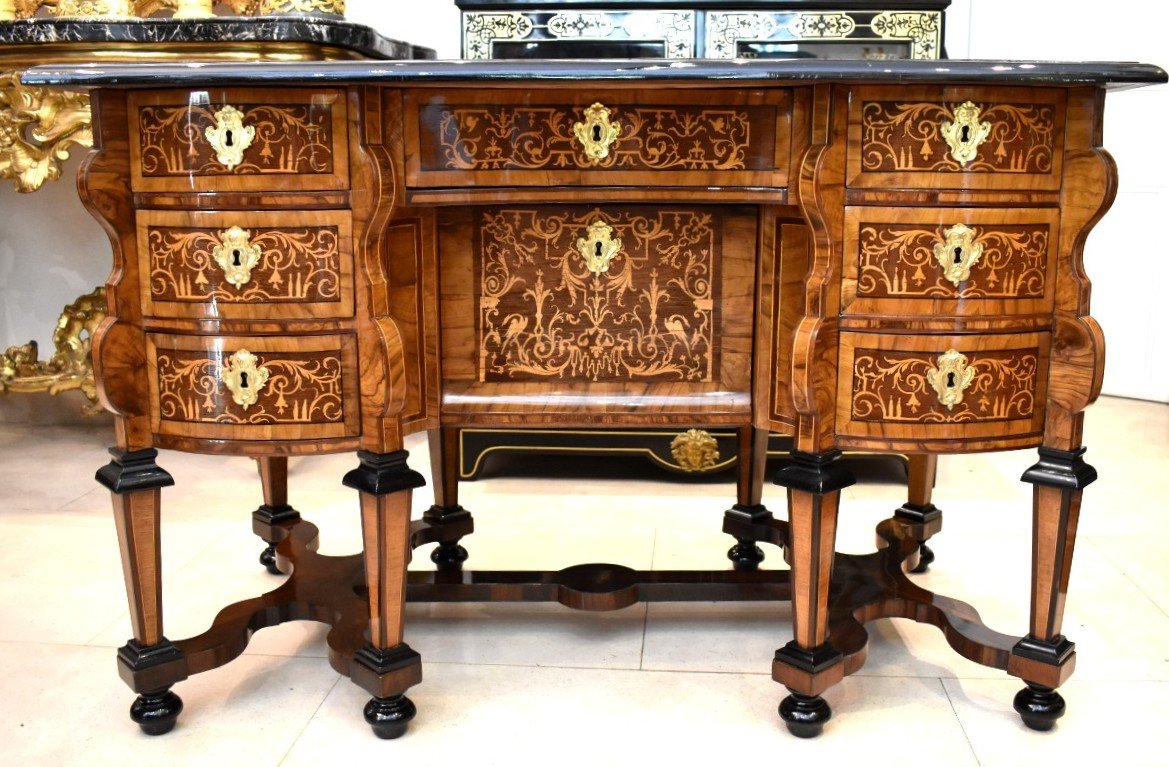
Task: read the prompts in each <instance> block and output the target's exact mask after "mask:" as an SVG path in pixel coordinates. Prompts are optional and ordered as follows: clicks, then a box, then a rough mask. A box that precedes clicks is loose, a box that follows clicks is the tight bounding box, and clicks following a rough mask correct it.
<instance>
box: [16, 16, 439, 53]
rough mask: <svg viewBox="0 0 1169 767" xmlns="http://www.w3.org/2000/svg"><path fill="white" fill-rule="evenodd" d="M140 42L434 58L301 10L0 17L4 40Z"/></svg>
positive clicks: (356, 26)
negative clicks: (298, 46)
mask: <svg viewBox="0 0 1169 767" xmlns="http://www.w3.org/2000/svg"><path fill="white" fill-rule="evenodd" d="M49 43H52V44H62V43H64V44H70V43H71V44H78V45H95V44H103V43H107V44H108V43H135V44H141V45H155V46H157V45H172V44H181V43H225V44H227V43H305V44H311V45H320V46H327V47H333V48H343V49H345V50H350V51H353V52H354V53H356V54H358V55H360V56H364V57H365V58H371V59H425V58H434V51H432V50H430V49H429V48H421V47H419V46H414V45H410V44H409V43H404V42H401V41H400V40H392V39H390V38H388V37H383V36H382V35H380V34H378V33H377V32H376V31H375V30H373V29H371V28H370V27H366V26H363V25H361V24H353V23H351V22H348V21H342V20H340V19H320V18H311V17H299V16H267V17H266V16H257V17H246V18H245V17H231V16H219V17H215V18H207V19H126V20H120V21H81V20H77V19H23V20H20V21H6V22H0V46H2V45H35V44H49Z"/></svg>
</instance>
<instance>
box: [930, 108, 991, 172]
mask: <svg viewBox="0 0 1169 767" xmlns="http://www.w3.org/2000/svg"><path fill="white" fill-rule="evenodd" d="M981 118H982V109H981V108H980V107H979V106H978V105H977V104H975V103H974V102H972V101H967V102H965V103H964V104H962V105H961V106H959V107H957V108H956V109H955V110H954V120H953V122H950V121H946V122H943V123H942V128H941V132H942V138H944V139H945V140H946V143H947V144H949V145H950V156H951V157H953V158H954V160H955V161H956V162H957V163H958V164H959V165H961V166H962V167H963V168H965V167H966V164H967V163H969V162H970V161H971V160H973V159H974V158H976V157H978V147H980V146H982V142H983V141H986V139H987V137H988V136H990V131H991V124H990V123H989V122H982V120H981Z"/></svg>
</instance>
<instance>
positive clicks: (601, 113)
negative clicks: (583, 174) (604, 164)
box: [572, 103, 621, 165]
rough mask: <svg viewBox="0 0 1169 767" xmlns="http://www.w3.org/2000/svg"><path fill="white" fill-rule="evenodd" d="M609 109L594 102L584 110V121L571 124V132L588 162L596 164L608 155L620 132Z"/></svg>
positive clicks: (618, 125) (619, 127)
mask: <svg viewBox="0 0 1169 767" xmlns="http://www.w3.org/2000/svg"><path fill="white" fill-rule="evenodd" d="M611 117H612V112H611V110H610V109H609V108H608V107H606V106H605V105H604V104H601V103H596V104H593V105H592V106H591V107H589V108H588V109H586V110H585V112H584V121H583V122H578V123H576V124H575V125H573V126H572V132H573V134H574V135H575V136H576V138H577V140H578V141H580V143H581V146H582V147H583V148H584V152H585V157H587V158H588V160H589V163H590V164H592V165H598V164H600V162H601V161H602V160H605V159H607V158H608V157H609V149H610V147H612V146H613V143H614V142H615V141H616V140H617V137H618V136H619V135H620V134H621V126H620V124H618V123H615V122H613V121H612V120H611V119H610V118H611Z"/></svg>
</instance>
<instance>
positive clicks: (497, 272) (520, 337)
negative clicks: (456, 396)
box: [476, 206, 722, 382]
mask: <svg viewBox="0 0 1169 767" xmlns="http://www.w3.org/2000/svg"><path fill="white" fill-rule="evenodd" d="M597 221H602V222H604V223H605V224H606V225H607V226H610V227H612V230H613V233H614V234H613V236H614V237H615V238H617V239H620V240H621V242H622V255H621V257H620V258H617V259H616V260H614V261H613V262H612V264H611V265H610V267H609V271H608V273H606V274H604V275H603V276H601V277H597V276H594V275H593V274H590V273H589V271H588V269H587V267H586V265H585V263H584V262H583V261H582V259H581V257H580V254H579V252H578V251H577V248H576V242H577V240H578V239H579V238H581V237H583V236H586V233H587V232H588V230H589V227H590V225H592V224H594V223H595V222H597ZM721 239H722V237H721V223H720V220H719V218H718V216H717V215H716V214H715V211H713V210H712V209H709V208H700V209H671V210H669V211H658V210H654V209H651V208H648V207H641V206H630V207H625V208H606V209H588V208H583V207H575V208H564V207H556V208H548V209H491V210H485V211H483V212H482V213H481V215H480V219H479V223H478V225H477V226H476V252H477V263H476V274H477V279H478V282H479V291H480V294H479V299H478V329H477V330H478V339H479V348H480V370H479V378H480V380H481V381H533V380H548V379H553V380H562V381H630V380H634V381H655V380H656V381H690V382H706V381H711V380H712V378H713V371H714V370H715V366H716V349H717V338H716V331H715V328H716V326H717V316H716V315H717V309H716V305H715V300H714V296H716V295H717V294H718V290H719V264H718V259H717V254H718V253H719V252H720V249H721Z"/></svg>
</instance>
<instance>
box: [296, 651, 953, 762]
mask: <svg viewBox="0 0 1169 767" xmlns="http://www.w3.org/2000/svg"><path fill="white" fill-rule="evenodd" d="M425 674H426V678H425V680H424V681H423V683H422V684H421V685H419V686H418V687H416V688H414V690H413V691H412V692H411V699H412V700H413V701H414V702H415V704H416V705H417V706H418V710H419V713H418V717H417V719H416V720H415V721H414V722H413V723H412V725H411V728H410V731H409V732H408V733H407V734H406V735H405V736H404V737H403V738H401V739H400V740H396V741H393V742H390V743H386V742H381V741H378V740H376V739H375V738H374V737H373V735H372V733H370V731H369V728H368V727H367V726H366V725H365V723H364V722H363V721H362V718H361V715H360V711H361V708H362V706H363V705H364V704H365V701H366V700H367V698H368V696H367V694H365V693H363V692H362V691H361V690H359V689H358V688H356V687H354V686H353V685H352V684H348V683H346V682H345V681H342V682H341V683H340V684H338V685H337V687H336V688H335V689H334V690H333V692H332V693H331V694H330V695H329V698H328V699H327V700H326V702H325V704H324V705H323V706H322V707H321V710H320V711H319V712H318V713H317V715H316V717H314V719H313V722H312V723H311V724H310V725H309V727H308V728H307V729H306V730H305V732H304V735H303V736H301V738H300V739H299V740H298V741H297V744H296V746H295V747H294V748H293V750H292V752H291V753H290V754H289V756H288V759H287V760H286V761H285V765H287V766H288V767H296V766H297V765H319V764H323V763H328V762H330V761H332V760H333V759H335V757H336V749H337V747H338V745H337V744H339V743H344V744H345V758H346V760H348V761H352V760H356V761H361V762H370V761H379V762H380V761H382V760H388V759H393V760H400V761H401V763H403V764H411V765H440V764H460V763H462V764H475V765H507V767H522V766H525V765H541V766H542V765H547V764H550V763H554V764H557V765H590V767H595V765H598V764H617V765H626V764H678V765H701V764H723V763H725V762H726V761H727V760H728V758H730V756H729V755H730V754H741V755H750V754H755V755H764V754H771V755H773V757H766V758H767V759H771V758H782V760H783V761H784V762H785V763H798V762H802V761H805V760H816V763H818V764H846V763H850V762H857V763H864V764H866V765H874V766H881V765H899V764H903V763H904V759H905V754H904V753H903V752H900V751H899V750H897V749H887V750H884V751H883V750H880V749H874V748H873V737H874V734H875V733H878V732H886V731H897V730H898V729H899V728H903V727H905V726H906V724H905V723H906V722H909V721H912V722H913V727H914V728H915V729H916V728H920V731H925V732H929V733H930V736H931V737H930V738H929V740H928V741H924V742H922V743H920V744H919V745H915V746H914V758H915V759H920V760H922V761H924V762H925V763H930V762H934V761H938V760H942V759H945V761H946V764H947V765H953V766H954V767H958V766H959V765H973V764H975V761H974V759H973V756H972V754H971V753H970V749H969V746H968V745H967V744H966V741H965V738H964V736H963V735H962V731H961V729H960V727H959V726H958V721H957V719H956V717H955V716H954V713H953V711H952V710H951V708H950V705H949V703H948V701H947V699H946V695H945V692H944V691H943V689H942V687H941V684H940V682H938V680H913V681H911V682H909V683H906V682H905V681H903V680H899V681H897V682H893V681H891V680H873V679H863V680H849V681H847V682H846V683H845V684H843V685H841V686H840V687H839V688H838V689H837V690H834V691H833V692H832V693H831V694H830V696H829V700H830V702H831V704H832V705H834V706H835V707H836V711H837V718H836V719H834V720H833V721H832V722H830V723H829V725H828V727H827V728H826V730H825V734H824V737H822V738H820V739H818V740H816V741H801V740H798V739H796V738H793V737H791V736H790V735H789V734H788V733H787V732H786V731H785V730H784V729H783V726H782V724H781V723H780V721H779V717H778V714H777V713H776V706H777V705H778V703H779V701H780V700H781V699H782V697H783V694H784V693H783V688H781V687H780V686H779V685H777V684H775V683H774V682H772V681H771V679H770V678H769V677H768V676H766V675H751V676H747V675H736V674H659V673H646V672H627V671H596V670H577V669H535V668H501V667H489V666H463V665H443V664H439V665H432V666H429V667H427V669H426V672H425ZM886 728H889V729H886ZM743 758H747V759H750V758H752V757H749V756H744V757H743ZM760 758H764V757H760Z"/></svg>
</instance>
